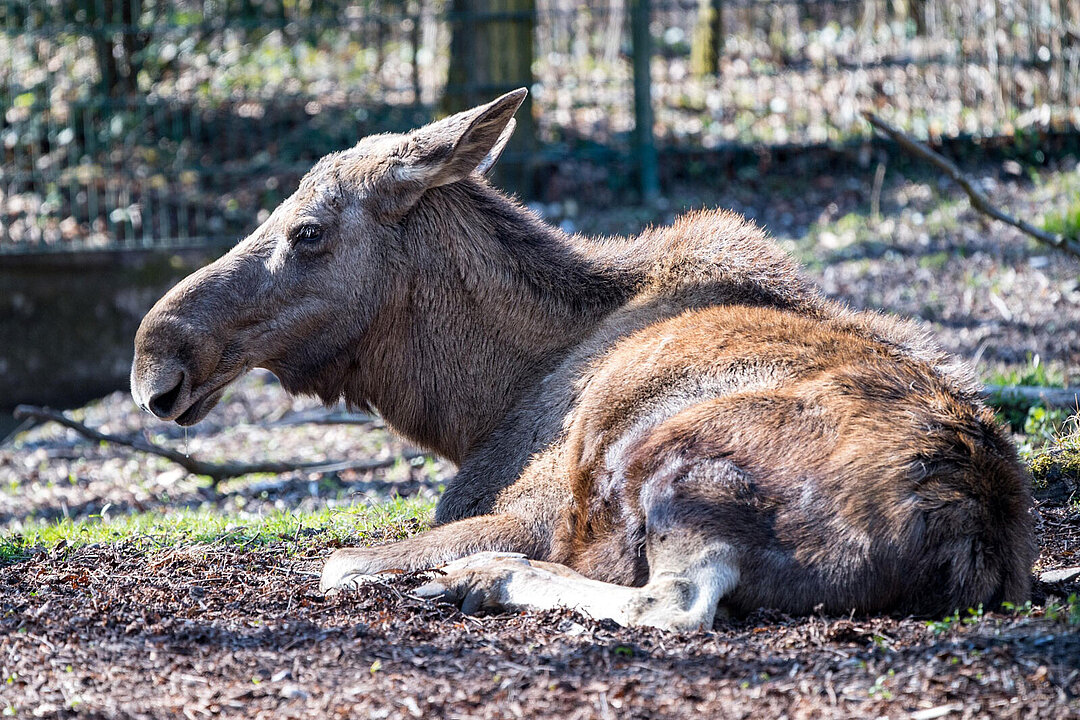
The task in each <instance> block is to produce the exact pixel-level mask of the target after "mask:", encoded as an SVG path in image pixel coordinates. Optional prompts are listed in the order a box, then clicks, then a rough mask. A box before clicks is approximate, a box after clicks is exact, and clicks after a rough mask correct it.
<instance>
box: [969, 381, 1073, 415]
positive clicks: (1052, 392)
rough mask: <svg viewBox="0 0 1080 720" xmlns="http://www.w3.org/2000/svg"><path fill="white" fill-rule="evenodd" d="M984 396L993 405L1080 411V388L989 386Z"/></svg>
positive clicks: (984, 391) (985, 389)
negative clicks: (1042, 406)
mask: <svg viewBox="0 0 1080 720" xmlns="http://www.w3.org/2000/svg"><path fill="white" fill-rule="evenodd" d="M983 395H984V396H985V397H986V400H987V402H989V403H990V404H991V405H1036V404H1038V405H1044V406H1046V407H1051V408H1064V409H1066V410H1077V411H1080V387H1074V388H1052V387H1040V386H1038V385H1035V386H1030V385H987V386H986V387H985V388H984V389H983Z"/></svg>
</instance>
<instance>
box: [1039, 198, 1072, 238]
mask: <svg viewBox="0 0 1080 720" xmlns="http://www.w3.org/2000/svg"><path fill="white" fill-rule="evenodd" d="M1043 230H1046V232H1050V233H1055V234H1057V235H1064V236H1065V237H1067V238H1072V239H1074V240H1076V239H1080V201H1075V202H1073V203H1072V204H1070V205H1069V207H1067V208H1065V209H1064V210H1062V211H1061V212H1054V213H1048V214H1047V215H1046V217H1045V218H1043Z"/></svg>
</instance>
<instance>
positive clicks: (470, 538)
mask: <svg viewBox="0 0 1080 720" xmlns="http://www.w3.org/2000/svg"><path fill="white" fill-rule="evenodd" d="M543 537H544V533H543V532H542V528H540V527H538V526H537V525H536V524H535V522H529V521H526V520H522V519H520V518H518V517H516V516H514V515H510V514H500V515H482V516H480V517H474V518H467V519H465V520H458V521H457V522H452V523H447V524H446V525H439V526H438V527H435V528H432V529H431V530H428V531H427V532H424V533H421V534H419V535H417V536H416V537H412V538H409V539H407V540H402V541H401V542H396V543H390V544H389V545H380V546H377V547H370V548H342V549H341V550H336V551H334V553H333V554H332V555H330V557H329V558H327V560H326V564H325V565H324V566H323V572H322V578H321V579H320V581H319V590H320V592H323V593H328V592H333V591H337V590H340V589H342V588H347V587H355V586H356V585H358V584H361V583H363V582H364V581H365V580H367V579H368V576H371V575H374V574H377V573H380V572H385V571H388V570H424V569H428V568H432V567H437V566H439V565H442V564H444V563H448V562H451V561H453V560H456V559H458V558H461V557H464V556H467V555H471V554H473V553H477V552H483V551H489V550H498V551H502V552H523V553H528V554H530V555H533V556H534V557H535V556H542V555H543V554H544V553H546V552H547V546H546V543H544V542H543V540H542V538H543Z"/></svg>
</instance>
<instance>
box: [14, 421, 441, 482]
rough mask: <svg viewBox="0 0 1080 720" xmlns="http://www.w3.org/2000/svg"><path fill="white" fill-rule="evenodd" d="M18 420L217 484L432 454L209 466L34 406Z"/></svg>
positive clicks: (372, 466)
mask: <svg viewBox="0 0 1080 720" xmlns="http://www.w3.org/2000/svg"><path fill="white" fill-rule="evenodd" d="M14 415H15V417H16V418H18V419H21V418H36V419H38V420H51V421H53V422H57V423H60V424H61V425H63V426H64V427H68V428H71V429H72V430H75V431H76V432H78V433H79V434H80V435H83V436H85V437H88V438H90V439H91V440H98V441H104V442H109V443H113V444H114V445H123V446H124V447H129V448H132V449H134V450H138V451H139V452H145V453H150V454H151V455H157V456H159V457H163V458H165V459H167V460H171V461H172V462H174V463H176V464H177V465H179V466H180V467H182V468H184V469H185V470H187V471H188V472H190V473H193V474H195V475H204V476H206V477H208V478H210V479H211V480H213V481H214V484H215V485H216V484H219V483H221V482H222V481H223V480H227V479H229V478H234V477H240V476H241V475H250V474H252V473H286V472H293V471H295V470H306V471H308V472H322V473H327V472H339V471H341V470H359V471H365V470H379V469H381V468H387V467H391V466H392V465H394V464H395V463H397V462H398V461H399V460H411V459H413V458H417V457H421V456H426V455H427V454H428V453H424V452H416V451H410V452H405V453H402V454H401V455H398V456H395V457H392V458H385V459H382V460H370V459H368V460H333V461H326V462H257V463H233V462H226V463H209V462H204V461H203V460H199V459H197V458H193V457H190V456H188V455H185V454H184V453H181V452H178V451H176V450H173V449H172V448H167V447H163V446H161V445H157V444H155V443H152V442H149V441H147V440H145V439H143V438H141V437H135V438H126V437H121V436H119V435H111V434H109V433H103V432H100V431H98V430H94V429H93V428H90V427H87V426H86V425H83V424H82V423H81V422H78V421H77V420H72V419H71V418H69V417H68V416H67V415H65V414H63V413H62V412H58V411H56V410H52V409H51V408H43V407H36V406H33V405H19V406H18V407H17V408H15V413H14Z"/></svg>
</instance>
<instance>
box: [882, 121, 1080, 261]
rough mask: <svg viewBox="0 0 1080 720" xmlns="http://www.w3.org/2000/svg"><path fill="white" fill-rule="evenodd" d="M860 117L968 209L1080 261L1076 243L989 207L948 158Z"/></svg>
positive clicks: (887, 126)
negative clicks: (940, 179) (936, 174)
mask: <svg viewBox="0 0 1080 720" xmlns="http://www.w3.org/2000/svg"><path fill="white" fill-rule="evenodd" d="M863 117H865V118H866V119H867V120H868V121H869V122H870V124H871V125H873V126H874V127H875V128H877V129H878V130H880V131H881V132H883V133H884V134H885V135H888V136H889V138H890V139H891V140H893V142H895V143H896V144H897V145H899V146H900V147H902V148H903V149H904V150H907V151H908V152H909V153H911V154H912V155H915V156H916V157H920V158H922V159H923V160H926V161H928V162H930V163H933V164H934V165H936V166H937V167H938V168H939V169H940V170H941V171H942V172H944V173H945V174H946V175H948V176H949V177H950V178H951V179H952V180H953V182H955V183H956V184H957V185H959V186H960V189H961V190H963V191H964V192H965V193H967V196H968V197H969V198H971V206H972V207H973V208H975V209H976V210H978V211H979V212H981V213H984V214H986V215H989V216H990V217H992V218H994V219H996V220H1000V221H1001V222H1003V223H1006V224H1008V225H1012V226H1013V227H1015V228H1018V229H1019V230H1021V231H1023V232H1025V233H1027V234H1028V235H1030V236H1031V237H1033V238H1035V239H1036V240H1038V241H1039V242H1041V243H1045V244H1046V245H1050V246H1051V247H1055V248H1057V249H1058V250H1064V251H1065V252H1067V253H1070V254H1071V255H1075V256H1076V257H1080V241H1077V240H1076V239H1074V238H1070V237H1066V236H1065V235H1062V234H1060V233H1051V232H1047V231H1046V230H1043V229H1041V228H1037V227H1035V226H1034V225H1032V224H1031V223H1029V222H1027V221H1025V220H1018V219H1016V218H1014V217H1013V216H1012V215H1009V214H1008V213H1006V212H1003V211H1002V210H999V209H998V208H996V207H994V206H993V205H992V204H991V203H990V198H988V197H986V195H984V194H983V193H982V192H981V191H980V190H979V189H978V188H976V187H975V186H974V185H972V184H971V181H970V180H968V179H967V178H966V177H965V176H964V174H963V173H962V172H960V169H959V168H958V167H956V165H955V164H953V163H952V162H951V161H950V160H949V159H948V158H946V157H945V156H943V155H941V154H939V153H936V152H934V151H933V150H931V149H930V148H929V147H927V146H926V145H925V144H924V143H921V142H919V141H918V140H915V139H914V138H912V137H911V136H909V135H907V134H905V133H904V132H902V131H901V130H898V129H897V128H895V127H893V126H892V125H890V124H889V123H887V122H885V121H884V120H882V119H881V118H879V117H878V116H877V115H875V114H874V113H872V112H870V111H869V110H864V111H863Z"/></svg>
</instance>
